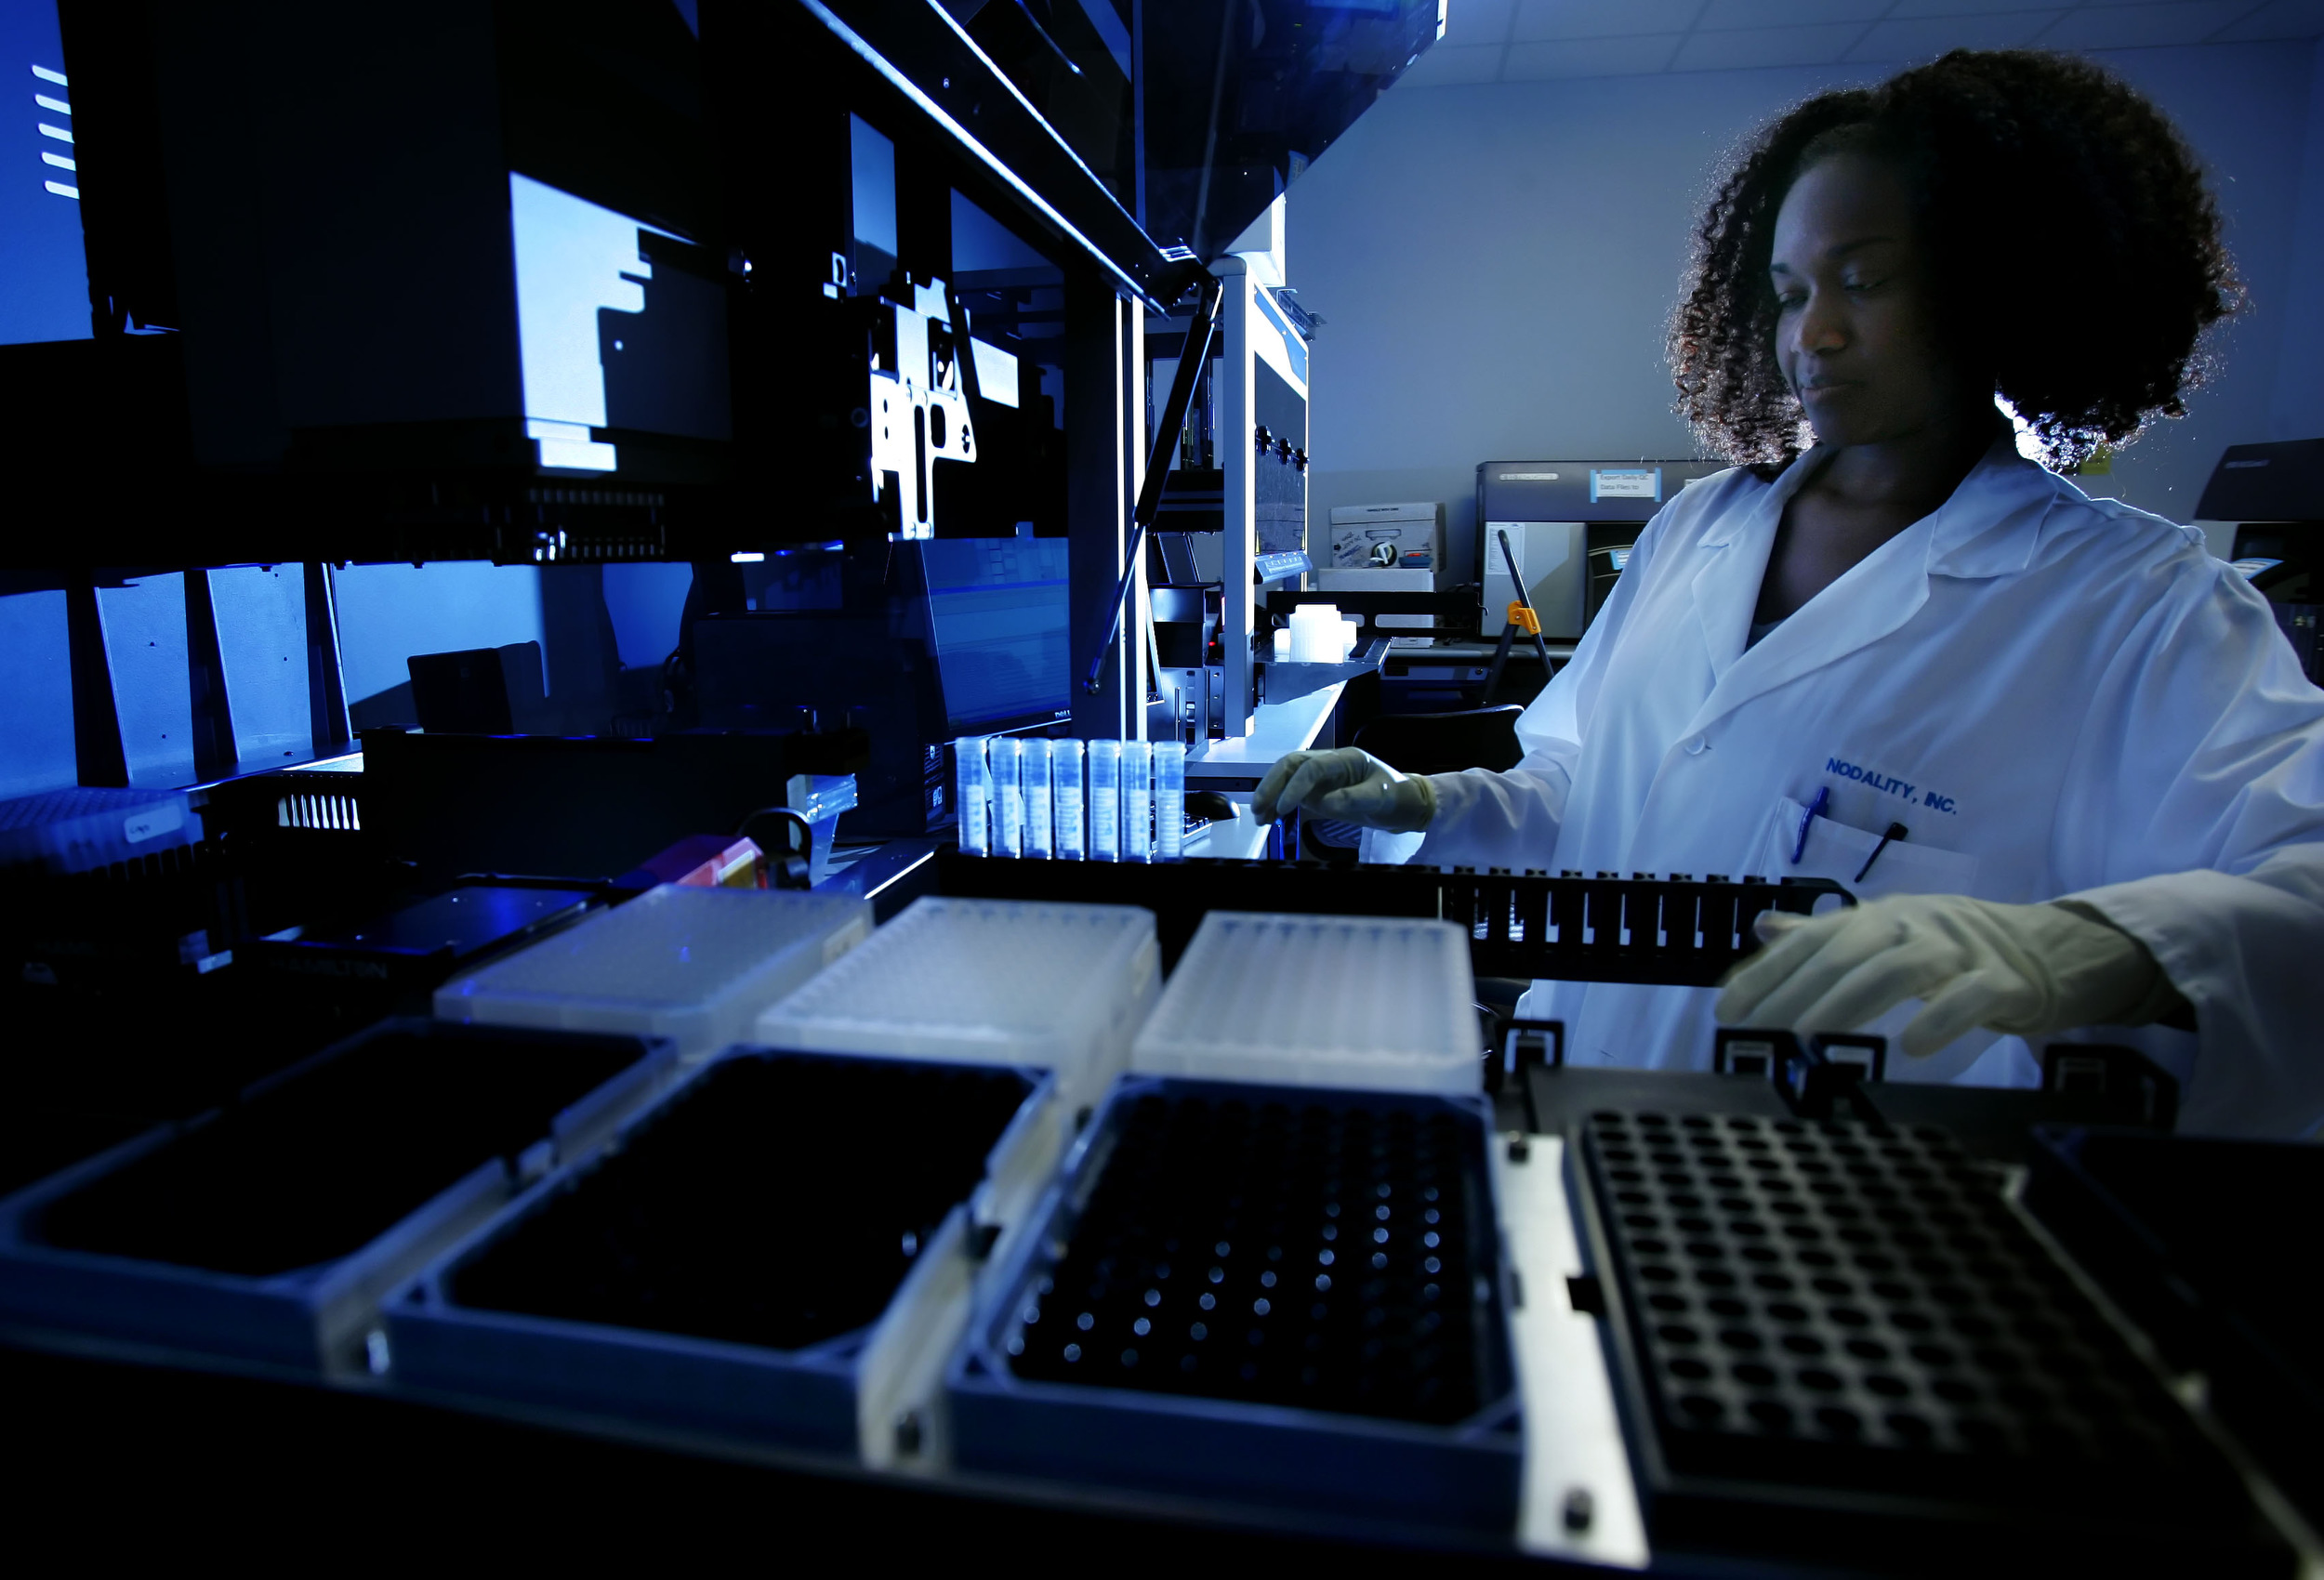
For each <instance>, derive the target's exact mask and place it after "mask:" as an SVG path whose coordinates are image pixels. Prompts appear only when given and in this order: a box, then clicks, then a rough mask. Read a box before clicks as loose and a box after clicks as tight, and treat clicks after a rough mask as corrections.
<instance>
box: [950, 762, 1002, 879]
mask: <svg viewBox="0 0 2324 1580" xmlns="http://www.w3.org/2000/svg"><path fill="white" fill-rule="evenodd" d="M952 755H953V778H954V783H955V784H956V786H957V789H956V791H955V793H954V797H953V803H952V806H953V810H954V812H955V813H957V815H958V817H959V820H960V851H961V854H963V855H967V856H988V855H990V854H992V849H993V836H992V828H991V824H990V823H989V821H988V820H989V819H990V818H991V816H992V809H993V780H992V770H990V769H989V768H988V767H987V766H986V764H985V761H984V736H982V735H963V736H961V737H960V738H959V739H958V740H957V741H955V742H954V743H953V744H952Z"/></svg>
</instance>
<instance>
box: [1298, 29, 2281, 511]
mask: <svg viewBox="0 0 2324 1580" xmlns="http://www.w3.org/2000/svg"><path fill="white" fill-rule="evenodd" d="M2101 59H2104V60H2105V62H2106V64H2107V65H2109V66H2111V67H2112V68H2114V69H2115V70H2117V71H2119V72H2121V73H2122V74H2123V75H2124V76H2125V77H2126V78H2128V79H2129V80H2130V81H2131V82H2132V83H2133V84H2134V85H2135V86H2138V87H2139V88H2141V89H2142V90H2144V91H2145V92H2146V93H2147V94H2149V95H2151V96H2152V97H2153V98H2154V99H2156V101H2157V102H2158V103H2159V105H2160V106H2161V107H2162V108H2163V110H2164V111H2165V112H2167V113H2169V114H2171V115H2172V117H2173V118H2175V119H2176V120H2177V121H2178V123H2179V125H2180V126H2181V127H2182V129H2183V130H2184V131H2185V134H2186V136H2187V138H2188V139H2189V141H2190V142H2192V143H2193V144H2194V146H2195V148H2196V149H2197V151H2199V153H2200V154H2201V155H2202V156H2203V158H2204V160H2205V161H2206V163H2207V164H2208V165H2210V167H2211V169H2212V174H2213V178H2214V180H2215V182H2216V185H2217V190H2218V192H2219V197H2220V204H2221V208H2222V210H2223V212H2224V214H2225V217H2226V224H2227V234H2228V239H2229V242H2230V244H2231V245H2232V246H2233V247H2234V248H2235V251H2236V256H2237V258H2238V263H2239V265H2240V267H2241V269H2242V270H2243V272H2244V275H2245V277H2246V279H2247V281H2248V282H2249V283H2250V285H2251V308H2250V309H2249V311H2248V313H2247V314H2245V315H2244V316H2243V317H2242V318H2241V319H2239V320H2238V322H2237V323H2235V324H2234V325H2233V326H2232V327H2231V328H2230V329H2229V330H2228V332H2227V333H2226V334H2225V336H2223V338H2222V340H2221V342H2220V344H2221V347H2222V349H2223V350H2224V352H2225V359H2226V370H2225V374H2224V375H2223V376H2222V377H2221V378H2220V379H2219V381H2218V382H2217V384H2216V385H2215V386H2214V387H2213V388H2211V389H2209V390H2207V391H2205V392H2203V393H2202V394H2200V395H2199V396H2198V397H2197V398H2196V399H2195V400H2194V401H2193V402H2191V413H2190V415H2189V416H2188V417H2187V418H2186V419H2185V421H2184V422H2179V423H2170V424H2164V425H2162V426H2161V427H2160V428H2158V429H2157V430H2155V431H2153V432H2150V433H2149V434H2148V435H2147V436H2146V437H2145V438H2144V439H2142V440H2140V441H2138V442H2137V443H2136V444H2135V445H2134V446H2133V447H2131V448H2130V449H2129V450H2126V451H2125V452H2123V453H2121V454H2119V455H2118V457H2117V458H2116V461H2115V466H2114V471H2113V473H2112V475H2111V476H2110V477H2107V478H2093V479H2091V480H2089V482H2090V485H2091V486H2092V488H2093V492H2103V493H2112V494H2119V495H2120V496H2121V497H2123V498H2125V499H2128V500H2130V501H2131V502H2132V503H2133V504H2136V505H2139V506H2141V507H2145V508H2146V509H2150V510H2155V511H2158V512H2160V513H2161V514H2164V515H2168V516H2173V517H2176V518H2178V519H2180V520H2186V519H2188V518H2189V517H2191V516H2192V514H2193V511H2194V508H2195V502H2196V498H2197V496H2198V495H2199V494H2200V493H2201V490H2202V485H2203V481H2204V480H2205V479H2206V478H2207V477H2208V476H2209V475H2210V471H2211V468H2212V465H2213V464H2214V463H2215V462H2216V461H2217V460H2218V458H2219V453H2220V451H2221V450H2222V449H2223V448H2224V447H2225V445H2227V444H2230V443H2236V442H2241V441H2251V440H2260V439H2274V438H2300V437H2311V436H2315V435H2317V434H2324V127H2320V126H2319V124H2318V122H2317V117H2316V115H2315V114H2314V111H2315V110H2316V109H2317V108H2319V107H2324V91H2319V89H2320V88H2324V83H2319V77H2320V76H2324V45H2319V46H2312V45H2308V44H2299V45H2292V46H2285V45H2280V44H2265V45H2261V44H2254V45H2216V46H2199V47H2192V48H2180V49H2146V50H2126V51H2118V52H2114V53H2110V54H2108V55H2106V56H2103V57H2101ZM1885 74H1886V71H1885V69H1873V68H1863V67H1851V68H1836V67H1835V68H1785V69H1779V70H1763V71H1727V72H1686V73H1670V74H1664V75H1654V76H1634V77H1607V78H1593V79H1582V80H1572V81H1564V82H1543V83H1499V84H1490V85H1484V86H1459V87H1416V86H1403V87H1398V88H1395V89H1393V90H1392V91H1391V92H1389V93H1388V94H1387V95H1386V96H1385V97H1384V98H1383V99H1381V100H1380V103H1379V104H1378V105H1377V106H1375V107H1374V108H1373V109H1372V110H1371V112H1369V113H1367V115H1365V116H1364V117H1363V118H1362V119H1361V120H1359V121H1358V122H1357V123H1356V124H1355V125H1354V126H1353V127H1352V128H1351V129H1350V130H1349V132H1348V133H1347V134H1346V136H1344V137H1343V138H1341V139H1340V141H1339V142H1338V143H1337V144H1335V145H1334V146H1333V147H1332V148H1331V149H1330V150H1329V151H1327V152H1326V153H1325V154H1324V156H1323V157H1322V158H1321V159H1319V160H1317V161H1316V163H1315V164H1314V166H1313V167H1312V168H1311V169H1310V170H1309V172H1308V174H1307V175H1306V177H1305V178H1303V179H1302V180H1301V181H1300V183H1299V184H1298V185H1297V186H1296V187H1294V188H1293V189H1292V190H1291V193H1290V200H1289V204H1288V207H1289V237H1288V244H1287V251H1288V264H1289V271H1290V276H1291V279H1292V281H1293V283H1296V284H1297V285H1298V286H1299V287H1300V291H1301V300H1302V302H1304V303H1305V304H1306V305H1307V306H1308V307H1310V308H1311V309H1314V310H1315V311H1317V312H1320V313H1322V314H1323V315H1324V316H1325V318H1326V319H1327V320H1328V321H1329V322H1328V323H1327V324H1326V325H1325V327H1324V328H1323V330H1322V332H1321V335H1320V337H1319V339H1318V341H1317V344H1316V346H1315V388H1314V409H1313V414H1312V419H1311V420H1312V428H1311V435H1310V443H1309V450H1310V453H1311V454H1313V456H1314V466H1313V467H1312V469H1311V471H1310V474H1309V478H1310V518H1309V519H1310V521H1311V523H1323V522H1327V520H1328V519H1329V518H1328V516H1327V514H1326V512H1327V511H1328V510H1329V509H1330V507H1332V506H1334V505H1343V504H1357V503H1370V502H1376V501H1384V500H1391V499H1443V500H1445V501H1446V502H1447V504H1448V505H1449V507H1450V516H1451V520H1452V521H1453V522H1454V523H1455V530H1456V531H1457V532H1459V531H1460V530H1461V529H1463V528H1464V527H1465V526H1466V524H1467V522H1468V521H1469V520H1471V519H1472V516H1473V498H1474V490H1475V467H1476V465H1477V463H1478V462H1480V461H1485V460H1492V459H1512V458H1520V457H1552V456H1556V457H1572V458H1582V457H1598V456H1604V457H1630V456H1664V457H1668V456H1685V455H1689V454H1693V449H1692V445H1691V442H1690V441H1689V439H1688V436H1687V432H1686V429H1685V427H1684V424H1682V423H1681V422H1680V421H1679V420H1678V418H1677V417H1676V416H1675V415H1673V414H1672V412H1671V409H1670V407H1671V400H1672V390H1671V386H1670V373H1669V369H1668V366H1667V364H1666V362H1665V361H1664V353H1663V331H1664V326H1665V324H1666V323H1667V321H1668V317H1669V314H1670V309H1671V307H1672V305H1673V304H1674V302H1675V300H1676V297H1677V293H1678V283H1679V277H1680V272H1681V270H1682V268H1683V266H1684V260H1685V257H1686V249H1687V241H1688V236H1689V234H1690V231H1691V228H1692V225H1693V219H1694V214H1695V209H1696V206H1697V204H1698V203H1699V202H1700V201H1701V199H1702V197H1703V196H1704V195H1705V193H1706V191H1707V190H1708V187H1709V183H1710V178H1711V174H1712V172H1713V170H1714V168H1715V166H1716V165H1717V164H1718V161H1719V159H1720V156H1721V155H1722V154H1723V152H1724V151H1725V150H1726V149H1727V147H1728V146H1729V144H1730V143H1731V142H1733V141H1734V140H1735V139H1736V138H1739V137H1741V136H1743V135H1744V134H1745V133H1746V132H1748V131H1749V130H1750V128H1752V127H1754V126H1755V125H1758V124H1759V123H1761V122H1762V121H1763V120H1764V119H1765V118H1767V117H1769V116H1771V115H1774V114H1776V113H1777V112H1780V111H1781V110H1782V109H1784V108H1785V107H1786V106H1788V105H1789V104H1790V103H1793V102H1795V101H1796V100H1798V99H1802V98H1805V97H1807V96H1808V95H1811V94H1814V93H1816V92H1820V91H1822V90H1824V89H1826V88H1828V87H1832V86H1842V85H1847V84H1852V83H1868V82H1872V81H1876V80H1878V79H1879V78H1880V77H1881V76H1882V75H1885ZM2027 288H2028V289H2034V290H2054V291H2055V292H2056V294H2057V296H2058V298H2059V311H2061V312H2071V311H2072V310H2074V309H2073V301H2072V284H2071V282H2056V283H2041V282H2028V283H2027ZM2220 546H2221V547H2222V548H2224V547H2225V544H2224V543H2222V544H2220Z"/></svg>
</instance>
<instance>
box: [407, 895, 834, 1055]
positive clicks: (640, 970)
mask: <svg viewBox="0 0 2324 1580" xmlns="http://www.w3.org/2000/svg"><path fill="white" fill-rule="evenodd" d="M871 931H872V908H871V902H869V901H867V900H865V899H862V898H860V897H858V896H853V895H842V894H801V893H798V892H795V891H784V890H777V889H698V888H680V887H679V886H677V885H675V884H665V885H664V886H663V887H661V888H659V889H650V890H648V891H647V892H646V893H644V894H641V895H640V896H639V897H638V898H637V899H635V900H632V901H631V902H629V903H627V905H621V906H617V907H615V908H614V909H613V910H610V911H601V912H599V913H598V914H597V915H594V916H591V917H589V918H588V920H586V921H583V922H581V923H580V924H578V925H577V926H575V927H572V928H567V929H565V930H564V931H563V932H561V933H558V934H556V935H555V936H554V937H551V938H548V939H544V940H543V941H540V942H539V943H536V944H535V945H533V946H532V947H531V948H529V949H525V950H521V951H519V952H518V953H517V954H514V955H508V956H507V957H505V958H503V959H500V960H497V961H495V962H494V963H493V964H492V965H489V966H487V967H485V968H483V969H482V970H481V971H478V972H476V973H475V974H474V975H472V976H468V977H463V978H460V979H459V980H457V981H452V982H448V983H446V984H445V985H444V986H443V987H442V988H440V989H438V990H437V993H436V1006H435V1007H436V1016H437V1019H439V1020H463V1021H479V1022H483V1023H485V1024H490V1025H499V1026H535V1027H543V1028H561V1029H564V1030H568V1031H588V1032H626V1033H629V1034H636V1035H645V1036H662V1037H667V1038H669V1039H670V1040H671V1041H672V1042H673V1043H675V1044H677V1046H678V1051H679V1055H680V1057H681V1058H688V1059H693V1058H700V1057H702V1056H703V1055H705V1054H711V1053H716V1052H717V1051H719V1050H720V1048H722V1047H728V1046H730V1045H732V1044H733V1043H735V1042H739V1041H741V1040H742V1039H743V1038H744V1037H746V1035H748V1034H749V1032H750V1028H751V1022H752V1021H753V1020H756V1019H757V1018H758V1016H759V1012H760V1011H762V1010H764V1009H765V1008H766V1007H768V1006H769V1005H771V1004H773V1003H774V1002H775V1001H776V1000H778V999H780V998H782V997H784V996H785V995H786V994H789V993H791V992H793V991H794V990H795V989H797V988H799V986H801V985H802V984H804V983H805V982H806V981H808V979H810V978H811V977H812V976H814V974H815V973H816V972H818V971H820V970H822V969H823V968H825V966H827V965H829V964H830V963H831V962H832V961H834V960H837V959H838V958H839V956H841V955H845V954H846V953H847V952H848V951H849V950H851V949H852V948H854V947H855V946H856V945H857V944H860V943H861V942H863V941H864V940H865V939H866V938H868V937H870V936H871Z"/></svg>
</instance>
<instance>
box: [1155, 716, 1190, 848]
mask: <svg viewBox="0 0 2324 1580" xmlns="http://www.w3.org/2000/svg"><path fill="white" fill-rule="evenodd" d="M1185 852H1186V744H1185V743H1184V742H1182V741H1156V742H1155V744H1154V855H1155V860H1156V861H1161V862H1175V861H1177V860H1178V859H1179V858H1180V857H1182V855H1184V854H1185Z"/></svg>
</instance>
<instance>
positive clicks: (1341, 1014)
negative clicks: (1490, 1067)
mask: <svg viewBox="0 0 2324 1580" xmlns="http://www.w3.org/2000/svg"><path fill="white" fill-rule="evenodd" d="M1474 1006H1475V981H1474V978H1473V977H1472V975H1471V973H1470V969H1469V941H1468V940H1467V939H1466V938H1465V937H1463V936H1462V934H1461V931H1460V929H1459V928H1457V927H1455V926H1453V925H1452V924H1451V923H1450V922H1440V921H1423V920H1419V919H1409V920H1407V919H1405V918H1402V917H1394V916H1314V915H1280V916H1278V915H1243V914H1238V913H1235V912H1232V911H1213V912H1211V913H1210V914H1209V915H1208V916H1206V917H1204V918H1203V923H1202V926H1201V928H1199V929H1198V930H1197V931H1196V932H1195V941H1193V942H1192V943H1190V944H1188V945H1187V947H1186V953H1185V955H1183V956H1182V957H1181V959H1180V960H1179V963H1178V968H1177V969H1176V970H1175V971H1173V972H1171V973H1170V981H1169V987H1168V988H1166V989H1165V990H1164V991H1163V994H1162V998H1161V1002H1159V1003H1158V1004H1156V1005H1155V1008H1154V1013H1153V1015H1152V1016H1150V1017H1149V1018H1148V1019H1147V1020H1146V1024H1145V1028H1144V1030H1142V1031H1141V1032H1140V1033H1139V1034H1138V1041H1137V1046H1136V1047H1135V1048H1134V1049H1133V1050H1132V1051H1131V1054H1130V1068H1131V1069H1133V1070H1136V1071H1139V1072H1141V1073H1146V1074H1154V1075H1182V1076H1189V1077H1193V1078H1196V1079H1203V1080H1214V1081H1254V1082H1262V1083H1267V1084H1271V1085H1275V1086H1345V1087H1356V1088H1367V1089H1372V1090H1385V1091H1405V1092H1441V1093H1459V1092H1473V1091H1475V1090H1477V1089H1478V1088H1479V1087H1480V1086H1482V1085H1483V1083H1484V1063H1483V1060H1482V1058H1481V1056H1480V1051H1479V1044H1478V1036H1477V1019H1476V1009H1475V1007H1474Z"/></svg>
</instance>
